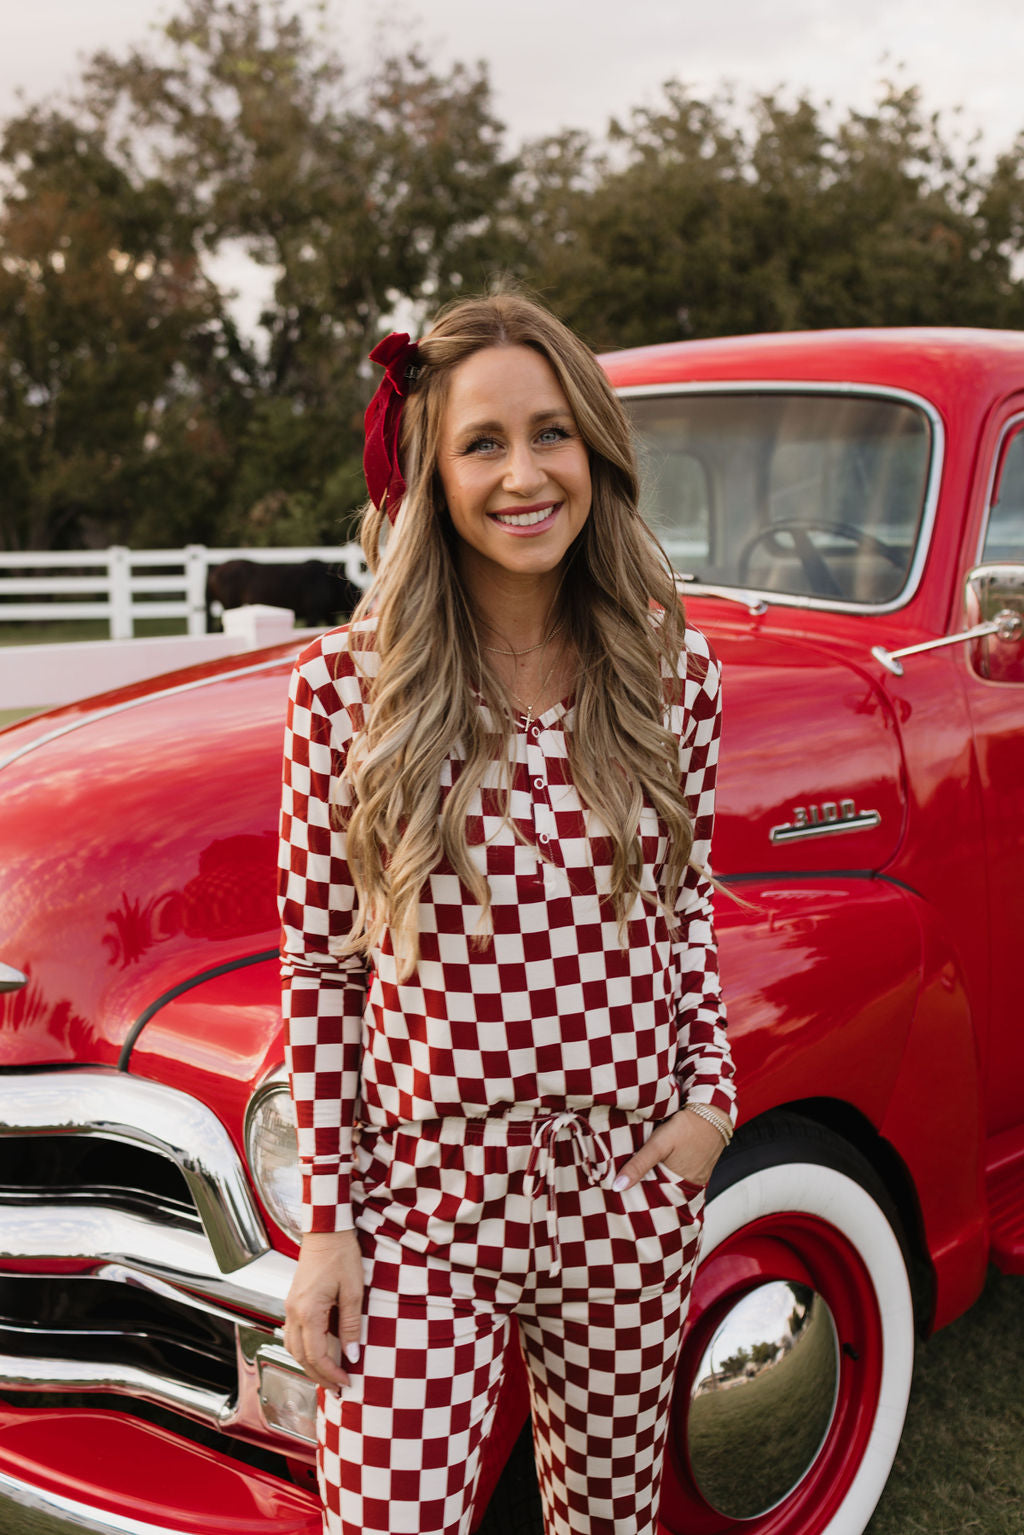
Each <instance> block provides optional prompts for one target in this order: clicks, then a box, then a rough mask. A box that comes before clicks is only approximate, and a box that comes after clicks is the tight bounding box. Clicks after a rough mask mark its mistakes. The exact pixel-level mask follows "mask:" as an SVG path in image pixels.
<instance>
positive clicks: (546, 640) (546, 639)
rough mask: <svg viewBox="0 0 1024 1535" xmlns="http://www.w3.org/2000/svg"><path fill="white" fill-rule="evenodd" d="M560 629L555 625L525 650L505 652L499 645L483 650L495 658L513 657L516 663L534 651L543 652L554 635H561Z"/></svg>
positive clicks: (486, 646) (559, 625) (558, 625)
mask: <svg viewBox="0 0 1024 1535" xmlns="http://www.w3.org/2000/svg"><path fill="white" fill-rule="evenodd" d="M562 628H563V625H562V624H556V625H555V627H554V628H553V629H549V630H548V632H547V634H545V636H544V638H543V639H542V640H538V642H537V644H536V645H527V647H526V649H525V650H505V649H504V648H503V647H502V646H501V645H484V647H483V649H484V650H490V651H492V652H493V653H494V655H496V656H515V658H516V660H517V661H518V660H519V657H520V656H532V655H533V652H534V651H535V650H543V649H544V647H545V645H548V644H549V643H550V642H551V641H552V640H553V639H554V637H555V635H556V634H560V633H561V631H562ZM513 696H514V695H513Z"/></svg>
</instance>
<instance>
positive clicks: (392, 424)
mask: <svg viewBox="0 0 1024 1535" xmlns="http://www.w3.org/2000/svg"><path fill="white" fill-rule="evenodd" d="M419 356H420V352H419V347H418V346H417V345H416V342H415V341H410V340H409V337H408V336H407V335H406V333H405V332H404V331H401V332H398V331H392V333H391V335H390V336H385V337H384V340H383V341H380V342H378V344H377V345H376V346H375V347H374V349H373V351H372V352H371V353H370V361H371V362H379V363H380V365H381V367H382V368H384V370H385V372H384V377H383V378H382V379H381V381H380V384H379V386H378V388H377V393H376V394H375V395H374V397H373V399H372V400H371V401H370V403H369V405H368V406H367V407H366V416H365V418H364V425H365V428H366V445H365V447H364V448H363V473H364V474H365V475H366V486H367V489H368V490H369V492H370V500H371V501H372V502H373V504H374V506H375V507H377V509H378V510H379V509H380V508H381V507H382V506H383V505H384V499H385V497H387V513H388V516H389V517H390V519H391V521H392V522H394V520H395V518H396V517H397V516H398V508H399V507H400V506H401V504H402V497H403V496H404V495H405V480H404V479H403V478H402V471H401V469H400V468H399V465H398V436H399V428H400V427H401V424H402V406H403V405H404V404H405V398H406V395H407V394H408V393H409V386H410V384H411V383H412V381H413V380H414V379H415V378H416V376H417V375H418V373H419V371H420V363H419Z"/></svg>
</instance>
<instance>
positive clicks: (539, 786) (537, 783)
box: [533, 778, 544, 789]
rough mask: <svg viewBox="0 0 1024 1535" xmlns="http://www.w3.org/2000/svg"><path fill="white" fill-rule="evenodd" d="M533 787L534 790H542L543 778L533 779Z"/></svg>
mask: <svg viewBox="0 0 1024 1535" xmlns="http://www.w3.org/2000/svg"><path fill="white" fill-rule="evenodd" d="M533 787H534V788H535V789H543V787H544V780H543V778H535V779H534V780H533Z"/></svg>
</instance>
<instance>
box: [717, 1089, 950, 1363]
mask: <svg viewBox="0 0 1024 1535" xmlns="http://www.w3.org/2000/svg"><path fill="white" fill-rule="evenodd" d="M807 1127H816V1128H817V1129H819V1130H821V1131H822V1132H824V1133H825V1134H826V1135H829V1136H831V1137H836V1138H838V1139H839V1140H841V1141H843V1142H845V1144H846V1145H847V1146H848V1147H849V1148H850V1149H852V1150H853V1151H854V1152H855V1153H856V1154H857V1155H859V1156H860V1158H861V1159H862V1160H863V1161H864V1162H865V1163H866V1164H867V1166H868V1168H870V1170H871V1173H872V1174H873V1176H874V1180H875V1186H876V1189H877V1191H878V1192H879V1193H880V1194H884V1196H885V1198H886V1200H887V1202H888V1204H889V1206H890V1213H891V1214H892V1215H893V1216H894V1217H895V1219H894V1220H893V1229H894V1231H895V1232H896V1235H897V1237H898V1238H899V1240H900V1245H901V1247H902V1248H903V1251H904V1255H905V1257H906V1259H907V1270H908V1273H909V1276H910V1286H911V1294H912V1296H913V1300H914V1319H915V1323H916V1326H917V1330H918V1333H919V1334H920V1336H921V1337H922V1338H924V1337H927V1336H928V1334H929V1333H930V1332H931V1329H932V1319H933V1316H934V1312H935V1287H936V1279H935V1267H934V1264H933V1263H932V1259H931V1254H930V1253H929V1250H928V1242H927V1237H926V1234H925V1227H924V1219H923V1214H922V1210H921V1201H920V1199H919V1197H918V1192H917V1187H916V1185H915V1183H914V1178H913V1175H912V1173H911V1171H910V1169H909V1167H908V1166H907V1164H906V1163H905V1162H904V1160H903V1158H902V1157H901V1156H900V1154H899V1152H898V1151H897V1150H896V1148H895V1147H894V1146H893V1145H891V1143H890V1142H888V1141H887V1140H886V1139H885V1138H884V1137H883V1136H882V1135H881V1134H880V1133H879V1132H878V1130H877V1129H876V1128H875V1126H874V1125H873V1124H872V1123H871V1121H870V1119H868V1117H867V1116H866V1115H865V1114H862V1113H861V1112H860V1110H859V1109H857V1108H855V1107H854V1106H853V1104H850V1103H845V1102H843V1100H842V1099H838V1098H827V1097H822V1098H802V1099H797V1100H795V1101H794V1102H792V1103H787V1104H780V1105H779V1106H778V1107H776V1108H772V1109H768V1110H766V1111H765V1112H764V1113H762V1114H759V1115H758V1116H757V1117H756V1118H755V1119H751V1120H747V1121H745V1122H744V1123H743V1124H741V1125H740V1126H739V1128H738V1129H737V1131H736V1134H735V1136H734V1138H733V1143H732V1147H730V1151H732V1152H733V1156H734V1157H735V1154H736V1152H738V1151H740V1150H742V1149H744V1148H746V1147H748V1146H751V1145H754V1144H756V1143H757V1142H758V1141H760V1140H767V1139H771V1140H772V1141H773V1143H774V1142H775V1140H776V1137H777V1136H778V1135H779V1134H780V1133H784V1132H785V1131H786V1130H787V1129H792V1130H794V1131H798V1132H799V1131H803V1130H804V1129H806V1128H807ZM823 1150H824V1146H823ZM730 1160H731V1159H730V1157H729V1153H728V1152H727V1153H726V1154H725V1155H724V1156H723V1157H722V1159H721V1160H720V1161H719V1163H718V1166H717V1167H716V1169H715V1175H714V1177H713V1178H712V1180H711V1184H710V1187H709V1195H710V1196H711V1197H713V1196H714V1194H715V1193H716V1192H717V1191H718V1189H720V1188H724V1187H726V1186H727V1183H728V1182H729V1181H731V1179H730V1177H729V1165H730Z"/></svg>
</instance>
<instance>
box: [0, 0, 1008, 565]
mask: <svg viewBox="0 0 1024 1535" xmlns="http://www.w3.org/2000/svg"><path fill="white" fill-rule="evenodd" d="M346 3H350V0H322V4H321V7H320V12H321V14H320V15H319V16H318V15H317V12H315V11H314V12H311V11H310V10H309V9H306V10H304V12H303V13H302V15H301V16H298V15H296V14H294V11H293V10H292V9H291V8H290V7H289V6H288V5H287V4H286V3H285V0H179V4H178V9H177V11H176V13H175V14H174V16H173V17H172V18H171V20H170V21H169V22H168V23H167V25H166V26H165V28H164V29H163V32H162V33H160V34H158V35H157V37H156V39H155V40H154V41H152V42H150V43H147V44H146V45H145V46H144V47H141V48H137V49H135V50H133V51H130V52H129V53H127V54H126V55H125V56H123V57H114V56H112V55H110V54H108V53H98V54H97V55H96V56H95V57H94V58H93V59H92V60H91V61H90V62H89V63H88V65H87V66H86V68H85V70H84V73H83V79H82V84H81V88H80V91H79V93H78V95H77V97H76V98H75V99H74V100H73V101H71V102H69V103H66V104H64V105H57V106H47V107H42V106H37V107H31V108H28V109H26V110H25V111H23V112H22V113H20V114H19V115H18V116H17V117H15V118H14V119H12V120H11V121H9V122H8V123H7V124H6V125H0V194H2V198H3V201H2V204H0V487H2V490H0V496H2V501H0V547H3V546H6V547H11V548H15V547H24V548H41V547H66V546H74V545H78V544H105V543H108V542H110V541H113V540H117V541H119V542H125V543H132V544H135V545H137V546H138V545H141V544H155V545H168V546H170V545H174V544H180V543H181V542H182V541H185V540H190V539H194V540H202V541H206V542H209V543H216V542H224V543H246V542H253V543H262V544H268V543H273V542H278V541H296V542H302V543H307V542H309V543H315V542H319V541H330V542H335V541H337V540H338V539H339V538H344V537H345V536H347V534H348V532H349V531H350V529H351V525H352V509H353V508H354V507H355V506H356V505H357V504H358V503H359V502H360V501H361V500H362V497H363V494H364V488H363V483H362V477H361V471H360V461H361V422H362V413H363V410H364V408H365V405H366V401H367V398H368V396H369V393H370V391H371V389H372V387H373V379H372V376H371V375H372V373H373V370H372V369H368V368H367V365H366V362H365V358H366V354H367V352H368V351H369V350H370V348H371V347H372V345H373V344H374V342H375V341H376V339H377V338H378V337H379V336H380V334H381V333H382V332H383V331H384V330H386V329H387V328H388V326H389V324H390V323H391V320H392V317H393V316H395V315H398V316H400V317H401V318H400V320H399V322H398V323H399V324H400V325H403V326H406V327H410V328H415V327H416V326H417V325H418V324H420V323H422V322H423V321H424V320H425V319H426V318H427V317H428V316H429V314H430V313H431V312H432V311H433V310H434V309H435V308H436V307H437V306H438V304H440V303H441V302H443V301H445V300H446V299H448V298H450V297H452V296H455V295H457V294H459V293H464V292H473V291H479V290H480V289H482V288H485V287H487V286H488V284H489V283H490V282H491V281H492V280H493V279H494V277H495V276H496V275H500V274H505V273H508V274H511V275H512V276H513V277H516V278H519V279H521V280H524V281H525V282H526V283H527V284H528V285H529V286H532V287H533V288H535V289H536V290H537V291H539V292H540V293H541V294H542V295H543V296H545V297H546V298H547V299H548V300H549V302H551V303H552V304H553V306H554V307H555V308H556V309H557V310H558V311H559V312H560V313H562V314H564V315H565V317H566V318H567V319H568V320H569V321H570V322H571V323H573V324H574V325H575V326H576V327H577V328H578V329H579V330H580V331H581V333H582V334H583V335H584V336H585V337H586V338H587V339H588V340H589V341H590V342H591V343H592V344H593V345H595V346H597V347H611V346H623V345H634V344H641V343H645V342H653V341H667V340H672V339H675V338H677V337H681V336H706V335H714V334H721V333H729V332H742V331H758V330H766V329H789V328H794V327H798V326H809V327H821V326H831V325H875V324H932V323H946V324H948V323H954V324H979V325H1006V326H1020V325H1024V287H1022V281H1021V272H1020V267H1019V253H1020V248H1021V241H1022V239H1024V173H1022V170H1021V162H1022V154H1024V136H1022V138H1021V139H1020V140H1019V141H1018V142H1017V144H1015V145H1014V146H1013V147H1012V148H1011V149H1010V150H1008V151H1007V152H1006V153H1005V154H1003V155H1002V156H1001V157H1000V158H999V159H998V160H997V161H996V162H995V164H994V165H992V166H989V167H985V166H983V165H982V164H981V163H980V162H979V160H978V158H977V151H976V146H974V145H973V144H970V143H968V144H962V143H960V142H959V141H958V140H957V139H956V137H955V135H953V136H951V135H950V133H949V132H948V130H947V128H946V125H945V124H944V123H941V122H940V121H939V120H938V119H937V118H935V117H930V116H928V115H926V114H925V112H924V111H923V108H922V104H921V100H920V96H919V93H918V92H917V91H916V90H913V89H897V88H895V87H885V88H883V90H882V91H881V93H880V97H879V102H878V105H877V107H876V108H875V109H874V111H872V112H868V113H853V112H851V113H849V114H848V115H847V116H846V117H845V118H842V119H840V120H838V121H834V120H833V119H832V118H831V117H830V118H828V120H826V115H825V114H824V113H823V112H822V110H821V109H819V108H818V107H817V106H816V105H815V104H814V103H813V102H811V101H809V100H807V99H806V98H803V97H801V98H799V99H797V100H796V101H795V102H792V101H786V100H783V99H782V98H781V97H778V96H766V97H760V98H757V99H755V100H754V101H753V102H752V103H750V104H747V105H738V104H737V103H736V101H735V100H733V99H732V98H730V97H729V96H727V95H717V96H712V97H711V98H709V99H707V100H701V99H698V98H696V97H694V96H693V95H691V94H690V93H689V92H688V91H687V90H686V89H685V88H684V87H683V86H682V85H680V84H679V83H677V82H670V83H669V84H668V85H666V86H665V88H664V94H663V97H662V100H661V101H660V103H659V104H658V105H656V106H654V107H649V108H644V109H640V110H636V111H633V112H632V113H630V114H629V115H628V116H626V117H625V118H623V119H622V121H613V122H612V123H611V124H610V126H609V130H608V133H607V134H606V135H605V137H604V138H603V139H601V140H596V139H593V138H591V137H590V136H589V135H587V134H585V133H583V132H580V131H577V130H567V131H566V132H564V133H562V134H560V135H557V136H555V137H553V138H549V139H545V140H539V141H536V142H534V143H530V144H526V145H524V146H523V147H522V148H521V150H520V151H519V152H518V153H517V154H515V155H510V154H508V153H507V152H506V150H505V148H504V132H503V128H502V125H501V123H500V122H498V121H497V119H496V117H495V115H494V112H493V107H492V102H491V93H490V86H489V83H488V79H487V74H486V71H485V70H484V68H483V66H477V67H476V68H473V69H469V68H465V67H463V66H456V67H455V68H454V69H451V70H448V71H446V72H445V73H440V72H438V71H437V70H435V69H434V68H432V66H431V64H430V61H429V60H428V59H427V58H426V57H425V56H424V54H423V52H422V50H421V49H419V48H418V47H417V46H416V45H415V43H414V44H413V45H412V46H409V44H408V41H407V40H406V41H403V44H402V46H401V47H400V48H396V49H395V51H394V52H393V53H392V54H391V55H390V56H385V57H383V58H382V59H380V60H379V61H378V62H377V63H376V64H375V65H374V66H373V67H372V69H371V70H370V72H369V73H368V74H367V75H366V76H365V77H360V78H355V77H353V74H352V71H351V69H350V68H349V66H348V65H347V63H346V61H345V59H344V57H343V56H342V54H341V52H340V51H339V47H340V45H339V46H336V45H335V44H334V43H333V42H332V37H343V36H344V33H343V31H342V30H341V29H340V28H338V27H337V26H335V25H334V23H335V22H336V21H337V20H338V19H339V18H340V17H342V16H343V9H344V5H345V4H346ZM230 250H234V251H239V250H240V251H243V252H244V253H246V254H247V255H248V256H249V258H250V259H252V260H253V261H255V262H257V263H258V264H260V265H261V266H263V267H264V268H265V269H266V271H267V274H268V277H269V285H270V288H271V292H270V297H269V300H268V302H267V304H266V308H265V312H264V314H263V315H262V317H261V320H260V323H259V326H258V327H257V330H256V333H255V334H249V335H240V334H239V332H238V330H237V329H236V327H235V325H234V324H233V322H232V319H231V316H230V310H229V303H228V298H229V295H227V294H226V293H224V292H221V291H220V290H219V289H218V287H217V285H216V284H215V282H214V281H213V280H212V279H211V277H210V276H209V275H208V270H212V269H213V268H212V267H211V264H210V261H209V259H208V258H211V257H222V256H223V254H224V252H225V251H230ZM223 269H224V268H223V262H221V263H219V264H218V267H217V270H223Z"/></svg>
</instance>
